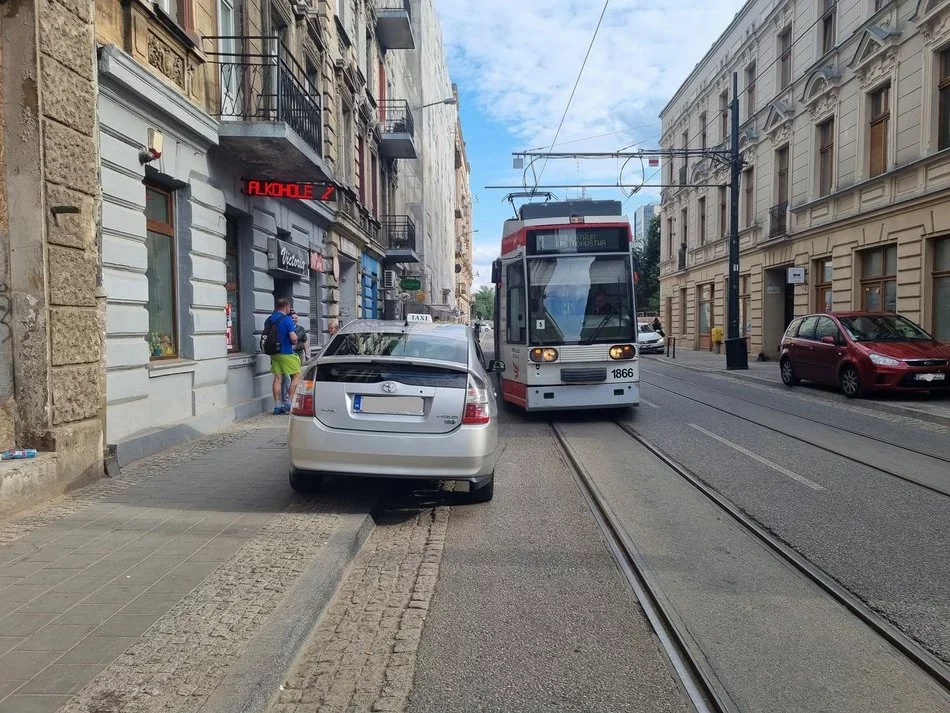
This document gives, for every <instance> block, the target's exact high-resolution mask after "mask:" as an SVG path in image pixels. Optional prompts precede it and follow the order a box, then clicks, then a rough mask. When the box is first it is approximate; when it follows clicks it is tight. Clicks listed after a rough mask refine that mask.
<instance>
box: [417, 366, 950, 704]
mask: <svg viewBox="0 0 950 713" xmlns="http://www.w3.org/2000/svg"><path fill="white" fill-rule="evenodd" d="M641 376H642V396H643V404H642V405H641V407H640V408H639V409H636V410H634V411H633V412H632V413H629V414H626V415H623V416H621V418H623V419H624V420H626V421H627V422H629V423H630V424H632V425H633V427H634V428H635V429H636V430H637V432H639V433H640V434H641V435H642V436H643V437H644V438H646V439H647V440H648V441H650V442H651V443H653V444H655V445H656V446H657V447H659V448H660V449H661V450H663V451H664V452H665V453H666V454H668V455H669V456H671V457H672V458H673V459H674V460H676V461H677V462H679V463H680V464H682V465H683V466H684V467H686V468H688V469H689V470H691V471H692V472H694V473H695V474H697V475H698V476H699V477H700V478H701V479H703V480H704V481H705V482H707V483H708V484H710V485H711V486H713V487H714V488H715V489H716V490H718V491H719V492H721V493H722V494H724V495H725V496H726V497H728V498H729V499H730V500H732V502H734V503H736V504H737V505H738V506H739V507H740V508H741V509H742V510H744V511H745V512H747V513H748V514H750V515H751V516H752V517H753V518H754V519H756V520H757V521H758V522H760V523H761V524H762V525H764V526H765V527H766V528H767V529H769V530H771V531H772V532H774V533H775V534H776V535H777V536H778V537H779V538H781V539H782V540H783V541H785V542H786V543H788V544H789V545H791V546H792V547H793V548H795V549H796V550H797V551H799V552H800V553H802V554H803V555H804V556H805V557H807V558H808V559H809V560H810V561H811V562H813V563H814V564H815V565H817V566H818V567H820V568H821V569H823V570H824V571H825V572H827V573H828V574H829V575H831V576H832V577H834V578H835V579H837V580H838V581H839V582H840V583H842V584H843V585H844V586H845V587H846V588H847V589H849V590H850V591H852V592H853V593H855V594H856V595H857V596H858V597H859V598H861V599H862V600H863V601H865V602H866V603H867V604H868V605H869V606H870V607H871V608H872V609H874V610H875V611H878V612H879V613H881V614H883V615H884V616H885V617H886V618H887V619H889V620H890V621H891V622H893V623H894V624H895V625H896V626H898V627H899V628H900V629H902V630H903V631H904V632H905V633H907V634H908V635H909V636H911V637H912V638H914V639H915V640H917V641H918V642H920V643H921V644H922V645H923V646H924V647H925V648H927V649H929V650H930V651H932V652H933V653H935V654H936V655H937V656H938V657H939V658H941V659H943V660H944V661H947V662H948V663H950V557H948V556H947V552H950V526H948V523H950V497H948V495H944V494H943V492H950V465H948V459H950V430H948V429H946V428H944V427H941V426H937V425H934V424H932V423H925V422H918V421H915V420H913V419H909V418H906V417H901V416H894V415H890V414H883V413H881V414H878V413H874V412H871V411H868V410H867V409H863V408H860V407H854V406H852V405H850V404H839V403H835V402H832V401H830V400H828V399H819V398H809V397H808V395H807V393H804V392H799V391H796V392H792V393H790V394H784V393H783V392H781V391H777V390H775V389H771V388H768V387H764V386H757V385H754V384H746V383H743V382H738V381H735V380H732V379H728V378H725V377H722V376H717V375H715V374H709V375H706V374H700V373H695V372H691V371H687V370H684V369H680V368H677V367H673V366H670V365H667V364H664V363H663V362H662V361H660V360H658V359H657V360H654V359H652V358H646V359H644V360H643V362H642V373H641ZM616 415H617V414H585V415H581V416H578V415H571V414H566V415H564V414H562V415H558V416H557V417H555V418H554V420H555V421H556V422H558V423H559V424H562V425H563V426H564V427H565V428H573V429H575V430H574V432H573V433H572V434H570V438H571V439H573V442H574V443H575V444H576V445H577V448H578V451H580V452H583V453H585V458H586V460H587V462H588V463H589V464H590V466H591V468H592V471H594V472H597V473H598V476H597V478H598V480H599V482H600V484H601V487H602V488H603V492H605V493H606V494H607V496H608V498H609V499H610V503H609V504H610V507H611V508H612V509H613V510H614V511H615V513H617V515H618V516H619V517H621V518H622V519H625V520H626V523H625V524H624V527H625V529H627V531H628V533H629V534H630V535H631V536H633V537H634V540H635V541H636V542H637V544H638V546H642V547H643V550H644V551H645V552H651V553H652V554H653V556H654V557H657V558H658V559H657V560H655V561H656V563H657V567H656V569H657V572H664V573H665V576H666V580H665V582H666V584H664V586H665V587H668V588H669V591H668V594H670V595H675V596H677V597H679V598H680V599H679V602H680V605H681V606H682V612H683V614H684V616H685V615H688V616H693V617H696V621H695V627H696V629H695V633H697V635H698V636H700V637H705V638H704V639H703V640H704V641H705V642H706V644H708V645H709V646H710V652H711V653H714V652H715V651H719V652H723V658H722V659H721V660H720V661H719V663H720V664H721V666H722V670H721V673H722V686H723V687H724V688H725V689H728V690H729V694H730V695H732V696H733V697H734V701H735V702H736V704H737V709H739V710H777V709H783V710H802V711H805V710H819V709H820V710H835V711H851V710H889V711H890V710H895V711H896V710H940V711H944V710H950V699H948V698H947V697H946V695H945V692H941V691H936V690H935V689H934V688H933V686H932V684H931V683H930V682H929V680H926V679H920V680H918V679H919V678H920V677H919V675H918V672H916V670H914V669H913V667H910V668H909V669H908V668H907V663H906V662H905V661H904V660H903V659H902V658H901V657H899V656H896V655H895V654H893V652H891V650H890V649H889V648H888V646H887V645H886V644H883V643H882V641H881V640H879V639H878V638H877V637H876V635H873V634H871V633H870V630H868V629H866V627H864V626H863V625H861V624H858V623H857V622H856V620H854V619H853V618H852V617H851V616H850V615H849V614H847V613H846V612H844V610H843V609H841V608H840V606H838V605H836V604H834V603H832V602H831V601H830V600H829V599H828V598H827V596H826V595H824V594H823V593H821V592H818V591H816V590H815V589H814V587H813V586H812V585H810V584H808V583H807V582H805V581H804V580H803V579H802V578H801V577H800V575H798V574H797V573H795V572H792V571H791V570H789V569H788V567H787V565H784V564H783V563H779V562H778V561H777V560H775V559H774V556H773V555H770V554H768V553H765V552H764V550H763V548H762V546H761V545H758V544H753V543H750V542H749V541H748V539H747V537H748V536H739V535H737V534H736V532H734V531H732V528H731V527H726V528H724V525H723V522H725V521H728V518H727V517H725V516H722V517H719V516H717V515H716V513H715V512H713V510H710V507H709V506H707V505H703V504H702V503H697V502H695V501H694V496H695V491H691V489H690V488H689V487H686V488H685V490H683V491H682V492H680V491H679V489H680V488H681V486H682V483H676V482H675V480H676V477H675V476H674V477H673V480H669V477H668V476H669V473H666V474H664V473H662V472H661V471H662V468H660V467H659V466H657V465H656V463H653V464H647V465H644V463H641V462H639V461H638V460H637V457H636V454H633V453H626V452H625V450H624V449H626V448H629V443H628V441H630V442H632V440H631V439H629V437H625V436H624V435H623V434H622V432H620V431H619V429H617V427H616V426H615V425H613V424H612V423H611V422H610V421H611V418H612V417H614V416H616ZM547 421H548V419H547V418H545V417H543V416H539V415H531V416H525V415H524V414H522V413H520V412H518V411H510V410H509V411H505V412H504V413H503V417H502V422H501V434H502V436H503V437H504V440H505V442H506V450H505V453H504V455H503V458H502V461H501V464H500V465H499V469H498V472H497V485H496V491H495V500H494V501H493V502H492V503H490V504H488V505H483V506H457V507H454V508H453V509H452V514H451V518H450V521H449V526H448V531H447V534H446V539H445V550H444V554H443V560H442V567H441V572H440V576H439V581H438V585H437V589H436V593H435V595H434V597H433V600H432V603H431V608H430V615H429V618H428V619H427V621H426V626H425V630H424V634H423V638H422V641H421V645H420V650H419V658H418V662H417V673H416V677H415V686H414V691H413V695H412V698H411V703H410V708H409V710H411V711H418V712H423V711H462V710H478V711H496V710H497V711H534V710H538V711H540V710H559V711H575V710H576V711H600V710H603V711H607V710H610V711H626V710H650V711H663V710H681V709H682V706H683V705H684V704H683V698H682V694H681V692H680V691H679V690H678V689H677V686H676V683H675V682H674V681H673V680H672V678H671V673H670V667H669V664H668V663H667V662H666V660H665V658H664V656H663V655H662V654H661V653H660V652H659V651H658V649H657V643H656V641H655V639H654V638H653V636H652V635H651V634H650V632H649V630H648V625H647V623H646V621H645V620H644V618H643V615H642V613H641V611H640V609H639V606H638V604H637V603H636V600H635V598H634V596H633V594H632V593H631V592H630V591H629V589H628V588H627V585H626V584H625V582H624V581H623V580H622V578H621V577H620V575H619V573H618V572H617V570H616V568H615V565H614V563H613V562H612V560H611V558H610V555H609V554H608V553H607V551H606V548H605V546H604V543H603V540H602V538H601V536H600V533H599V532H598V531H597V528H596V526H595V525H594V522H593V519H592V517H591V515H590V513H589V511H588V510H587V507H586V505H585V503H584V501H583V500H582V498H581V496H580V494H579V493H578V491H577V487H576V485H575V484H574V482H573V480H572V476H571V474H570V472H569V471H568V470H567V468H566V466H565V465H564V464H563V462H562V461H561V459H560V457H559V455H558V453H557V450H556V448H555V445H554V442H553V440H552V439H551V437H550V432H549V430H548V425H547ZM876 466H877V467H876ZM887 471H890V472H887ZM661 476H662V477H661ZM925 486H926V487H925ZM674 491H675V492H674ZM941 491H943V492H941ZM686 494H690V500H691V502H690V504H689V507H687V506H686ZM678 502H682V503H683V506H682V507H681V508H679V509H677V508H676V507H675V504H676V503H678ZM664 508H665V509H664ZM688 546H689V547H692V549H689V547H688ZM703 547H707V548H708V552H706V553H704V552H703V549H702V548H703ZM707 555H708V556H707ZM720 560H721V562H722V564H715V563H714V562H719V561H720ZM772 608H774V609H775V610H776V614H775V617H774V619H775V620H776V621H772V617H771V616H770V609H772ZM770 657H772V658H770ZM849 682H850V683H849ZM862 685H863V686H864V687H863V688H861V686H862ZM832 689H837V690H832ZM918 696H920V698H919V699H918V698H917V697H918ZM782 701H785V702H787V703H788V705H786V706H785V707H784V708H774V707H773V706H774V705H777V704H779V703H781V702H782ZM875 701H877V702H876V703H875ZM865 705H866V707H865V708H861V706H865ZM908 705H909V706H910V707H909V708H908V707H907V706H908ZM816 706H817V707H816ZM855 706H857V707H855ZM867 706H870V707H867ZM882 706H883V707H882ZM902 706H903V708H902Z"/></svg>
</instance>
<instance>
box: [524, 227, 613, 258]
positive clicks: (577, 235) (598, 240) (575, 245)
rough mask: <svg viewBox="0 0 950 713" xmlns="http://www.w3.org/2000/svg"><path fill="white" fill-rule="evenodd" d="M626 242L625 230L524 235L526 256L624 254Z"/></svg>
mask: <svg viewBox="0 0 950 713" xmlns="http://www.w3.org/2000/svg"><path fill="white" fill-rule="evenodd" d="M629 246H630V242H629V237H628V235H627V231H626V229H625V228H620V227H603V228H595V227H581V226H579V227H577V228H573V227H572V228H555V229H548V230H534V231H529V232H528V254H529V255H556V254H563V253H568V254H570V253H616V252H627V251H628V250H629Z"/></svg>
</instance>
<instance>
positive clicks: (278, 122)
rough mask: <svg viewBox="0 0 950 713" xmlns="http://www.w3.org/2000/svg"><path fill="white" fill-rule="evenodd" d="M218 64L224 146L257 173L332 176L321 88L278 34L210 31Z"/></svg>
mask: <svg viewBox="0 0 950 713" xmlns="http://www.w3.org/2000/svg"><path fill="white" fill-rule="evenodd" d="M204 41H205V43H206V52H205V53H206V55H207V56H208V58H209V62H210V63H211V64H212V66H213V65H217V66H218V68H219V70H218V82H219V85H220V96H219V100H218V111H217V114H216V117H217V118H218V119H219V120H220V125H219V128H218V134H219V140H220V144H221V147H222V148H223V149H224V150H225V151H226V152H228V153H229V154H231V155H232V156H234V158H235V159H237V160H238V161H240V162H241V163H242V164H244V165H245V166H247V167H248V168H249V169H250V171H253V173H254V177H255V178H265V179H277V180H288V179H294V180H308V181H325V180H332V175H331V172H330V170H329V168H328V166H327V164H326V162H325V161H324V154H323V109H322V103H321V100H320V96H319V94H318V92H317V88H316V87H315V86H314V85H313V84H312V83H311V81H310V79H309V78H308V77H307V75H306V73H305V72H304V70H303V68H302V67H301V66H300V65H299V64H297V61H296V60H295V59H294V58H293V57H292V56H291V54H290V51H289V50H288V49H287V47H285V46H284V45H282V44H281V43H280V42H279V41H278V40H277V38H275V37H261V36H242V37H234V36H216V37H205V38H204Z"/></svg>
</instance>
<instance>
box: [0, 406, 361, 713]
mask: <svg viewBox="0 0 950 713" xmlns="http://www.w3.org/2000/svg"><path fill="white" fill-rule="evenodd" d="M285 434H286V418H281V417H272V416H261V417H257V418H254V419H251V420H249V421H245V422H241V423H238V424H235V425H233V426H232V427H230V428H228V429H226V430H225V431H223V432H221V433H218V434H215V435H213V436H209V437H206V438H202V439H199V440H196V441H193V442H191V443H189V444H186V445H183V446H180V447H177V448H174V449H170V450H168V451H165V452H163V453H161V454H159V455H156V456H153V457H151V458H148V459H145V460H143V461H139V462H137V463H134V464H131V465H130V466H126V467H125V468H124V469H123V471H122V473H121V475H120V476H119V477H117V478H114V479H104V480H102V481H99V482H97V483H95V484H93V485H91V486H89V487H87V488H84V489H82V490H80V491H77V492H76V493H74V494H71V495H68V496H65V497H64V498H61V499H58V500H56V501H54V502H52V503H50V504H49V505H47V506H45V507H41V508H38V509H36V510H35V511H33V512H31V513H27V514H24V515H21V516H19V517H17V518H15V519H12V520H9V521H6V522H0V712H2V713H6V712H7V711H17V712H20V711H56V710H63V711H68V712H69V713H79V712H80V711H82V712H83V713H92V712H95V713H107V712H112V711H115V712H119V711H158V710H163V711H168V710H174V711H194V710H198V708H200V706H201V705H202V704H203V703H204V702H205V701H206V700H207V698H208V696H209V695H210V694H211V692H212V691H213V689H214V688H215V687H216V686H217V684H218V683H219V682H220V681H221V680H222V679H223V677H224V675H225V674H226V672H227V670H228V667H229V666H230V665H231V663H232V662H233V661H235V660H236V658H237V657H238V656H240V655H241V654H242V653H244V649H245V648H246V646H247V642H248V641H249V640H250V639H251V638H252V637H253V636H254V635H255V634H256V633H257V632H258V631H260V629H261V628H262V627H263V626H264V625H265V623H266V621H267V618H268V616H269V615H270V614H271V613H272V612H273V611H274V609H275V608H276V607H277V606H278V605H279V603H280V601H281V599H282V598H283V597H284V595H285V593H286V592H287V591H288V590H289V589H290V588H291V587H292V586H293V585H294V583H295V582H296V580H297V579H298V577H299V575H300V573H301V571H302V570H303V569H304V568H305V567H307V565H308V563H309V562H311V561H312V560H313V558H314V556H315V554H316V553H317V552H319V551H320V548H321V547H323V546H324V544H325V543H326V542H327V540H328V538H329V537H330V535H331V534H332V533H333V532H334V528H336V527H337V524H338V522H339V521H340V518H341V516H343V515H345V514H348V513H364V514H365V513H368V512H369V507H370V503H369V502H368V499H367V498H365V497H359V496H357V495H356V492H355V491H354V490H352V489H351V488H350V487H349V486H347V485H346V484H339V485H332V486H330V487H328V488H326V489H325V491H324V492H323V493H322V494H321V495H320V496H318V497H315V498H310V499H302V498H299V497H297V496H295V495H294V494H293V493H292V491H291V490H290V488H289V486H288V484H287V460H286V438H285ZM367 516H368V515H367Z"/></svg>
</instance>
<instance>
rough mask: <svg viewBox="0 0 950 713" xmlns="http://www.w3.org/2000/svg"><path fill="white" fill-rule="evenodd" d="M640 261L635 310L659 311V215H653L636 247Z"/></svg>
mask: <svg viewBox="0 0 950 713" xmlns="http://www.w3.org/2000/svg"><path fill="white" fill-rule="evenodd" d="M636 252H637V259H638V261H639V263H640V281H639V282H638V283H637V310H638V311H641V312H657V313H658V312H659V311H660V216H655V217H654V218H653V220H651V221H650V226H649V228H647V234H646V238H645V239H644V241H643V245H642V246H639V247H637V251H636Z"/></svg>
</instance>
